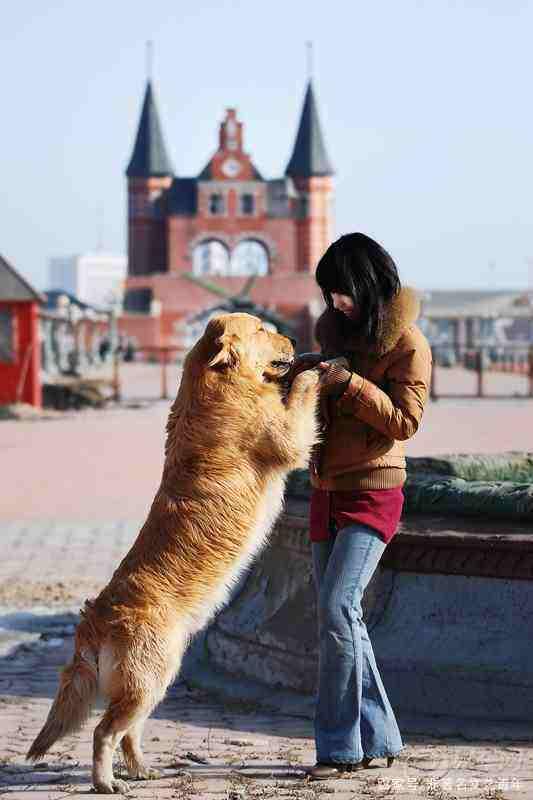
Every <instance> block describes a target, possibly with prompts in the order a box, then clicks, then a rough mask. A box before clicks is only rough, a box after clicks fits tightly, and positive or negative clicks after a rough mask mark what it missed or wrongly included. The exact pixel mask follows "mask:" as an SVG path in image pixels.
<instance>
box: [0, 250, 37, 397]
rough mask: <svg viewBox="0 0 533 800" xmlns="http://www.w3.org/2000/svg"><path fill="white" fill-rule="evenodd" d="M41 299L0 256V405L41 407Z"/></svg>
mask: <svg viewBox="0 0 533 800" xmlns="http://www.w3.org/2000/svg"><path fill="white" fill-rule="evenodd" d="M43 300H44V298H43V297H42V296H41V295H40V294H39V292H37V291H36V290H35V289H34V288H33V287H32V286H31V285H30V284H29V283H28V281H27V280H26V279H25V278H23V277H22V275H20V274H19V273H18V272H17V271H16V270H15V268H14V267H12V266H11V264H9V263H8V262H7V261H6V260H5V259H4V258H2V256H0V405H7V404H11V403H29V404H30V405H33V406H40V405H41V380H40V374H39V373H40V364H41V353H40V347H41V345H40V341H39V306H40V305H41V303H42V302H43Z"/></svg>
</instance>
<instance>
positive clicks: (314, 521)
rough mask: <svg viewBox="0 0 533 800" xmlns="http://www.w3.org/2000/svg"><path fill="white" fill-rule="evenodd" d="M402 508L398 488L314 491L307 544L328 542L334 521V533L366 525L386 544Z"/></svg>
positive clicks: (397, 522) (395, 526)
mask: <svg viewBox="0 0 533 800" xmlns="http://www.w3.org/2000/svg"><path fill="white" fill-rule="evenodd" d="M402 507H403V492H402V487H401V486H396V487H394V488H393V489H372V490H367V489H353V490H351V491H334V492H328V491H326V490H325V489H314V490H313V494H312V495H311V509H310V520H309V523H310V524H309V528H310V536H311V541H312V542H323V541H325V540H327V539H329V538H330V537H331V536H332V535H333V533H332V530H331V522H332V521H334V522H335V523H336V526H337V530H341V528H345V527H346V526H347V525H353V524H354V523H357V522H360V523H362V524H363V525H368V526H369V527H370V528H373V529H374V530H375V531H377V533H379V535H380V536H381V538H382V539H383V541H384V542H385V543H388V542H390V540H391V539H392V537H393V536H394V534H395V533H396V531H397V530H398V524H399V522H400V517H401V514H402Z"/></svg>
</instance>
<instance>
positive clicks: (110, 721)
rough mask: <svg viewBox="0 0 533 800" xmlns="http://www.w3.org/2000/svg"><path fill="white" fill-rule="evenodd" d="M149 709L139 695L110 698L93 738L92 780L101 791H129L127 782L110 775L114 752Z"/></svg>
mask: <svg viewBox="0 0 533 800" xmlns="http://www.w3.org/2000/svg"><path fill="white" fill-rule="evenodd" d="M150 711H151V707H149V708H147V707H146V705H145V704H143V703H142V701H140V700H139V698H135V697H131V696H128V695H123V696H122V698H121V699H120V700H117V701H112V702H111V703H110V704H109V706H108V708H107V711H106V712H105V714H104V716H103V717H102V720H101V722H100V723H99V725H97V726H96V729H95V731H94V739H93V783H94V788H95V791H96V792H98V793H100V794H113V793H114V792H120V793H121V794H126V793H127V792H128V784H127V783H126V782H125V781H122V780H118V779H117V778H115V776H114V775H113V754H114V752H115V750H116V748H117V747H118V745H119V743H120V742H121V741H122V739H123V738H124V737H125V736H126V735H127V734H128V732H129V731H130V730H131V729H132V727H133V726H134V725H135V724H136V723H137V722H139V721H141V720H142V722H144V720H145V719H146V717H147V716H148V714H149V713H150Z"/></svg>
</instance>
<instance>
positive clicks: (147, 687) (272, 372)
mask: <svg viewBox="0 0 533 800" xmlns="http://www.w3.org/2000/svg"><path fill="white" fill-rule="evenodd" d="M293 359H294V348H293V345H292V344H291V342H290V340H289V339H287V338H285V337H284V336H281V335H279V334H277V333H272V332H269V331H268V330H265V328H264V326H263V324H262V322H261V320H260V319H258V318H257V317H254V316H251V315H249V314H240V313H239V314H226V315H223V316H219V317H216V318H214V319H212V320H211V321H210V322H209V324H208V326H207V328H206V330H205V333H204V335H203V336H202V338H201V339H200V340H199V341H198V342H197V343H196V345H195V346H194V347H193V348H192V350H191V351H190V352H189V354H188V356H187V358H186V360H185V364H184V370H183V377H182V380H181V384H180V387H179V391H178V395H177V398H176V400H175V402H174V404H173V406H172V408H171V411H170V415H169V418H168V423H167V439H166V445H165V464H164V469H163V477H162V480H161V485H160V487H159V489H158V491H157V494H156V496H155V499H154V501H153V503H152V506H151V509H150V512H149V514H148V517H147V520H146V522H145V523H144V525H143V527H142V529H141V531H140V533H139V536H138V537H137V540H136V541H135V543H134V544H133V546H132V548H131V550H130V551H129V553H128V554H127V555H126V556H125V558H124V560H123V561H122V563H121V564H120V565H119V567H118V569H117V570H116V572H115V573H114V575H113V577H112V578H111V581H110V582H109V584H108V585H107V586H106V587H105V588H104V589H103V590H102V592H101V593H100V594H99V596H98V597H97V598H96V599H94V600H88V601H87V602H86V603H85V606H84V608H83V610H82V612H81V621H80V623H79V625H78V627H77V630H76V638H75V652H74V656H73V658H72V661H71V662H70V663H69V664H68V665H67V666H66V667H65V669H64V671H63V673H62V675H61V680H60V686H59V689H58V693H57V696H56V698H55V700H54V702H53V704H52V707H51V709H50V712H49V714H48V718H47V720H46V722H45V724H44V727H43V729H42V730H41V732H40V733H39V735H38V736H37V738H36V739H35V741H34V743H33V744H32V746H31V748H30V750H29V752H28V756H27V757H28V758H29V759H32V760H38V759H40V758H42V756H43V755H44V754H45V753H46V752H47V750H48V749H49V748H50V747H51V746H52V745H53V744H54V743H55V742H56V741H57V740H58V739H60V738H61V737H62V736H66V735H67V734H69V733H73V732H75V731H77V730H79V729H80V728H81V726H82V725H83V723H84V722H85V721H86V720H87V718H88V716H89V714H90V711H91V707H92V706H93V704H94V702H95V700H96V697H97V695H98V694H100V695H101V696H103V698H104V699H105V701H106V702H107V709H106V711H105V713H104V715H103V717H102V719H101V721H100V723H99V724H98V725H97V727H96V729H95V731H94V750H93V782H94V788H95V790H96V791H97V792H100V793H113V792H126V791H127V790H128V786H127V783H125V782H124V781H121V780H117V779H116V778H115V777H114V776H113V767H112V759H113V753H114V751H115V749H116V748H117V746H118V745H119V744H120V745H121V748H122V753H123V756H124V761H125V763H126V766H127V769H128V774H129V776H130V777H131V778H132V779H147V778H153V777H157V773H155V772H154V771H152V770H149V769H148V768H147V767H146V766H145V764H144V761H143V756H142V752H141V746H140V739H141V731H142V727H143V725H144V722H145V720H146V718H147V717H148V716H149V714H150V713H151V711H152V710H153V708H154V706H155V705H156V704H157V703H158V702H159V701H160V700H161V699H162V698H163V696H164V694H165V692H166V689H167V687H168V685H169V684H170V682H171V681H172V679H173V678H174V676H175V675H176V673H177V672H178V670H179V668H180V664H181V660H182V656H183V653H184V650H185V648H186V646H187V644H188V642H189V640H190V638H191V636H192V635H193V634H194V633H196V632H197V631H198V630H199V629H201V628H202V627H204V626H205V624H206V623H207V621H208V620H209V618H210V617H211V616H212V615H213V612H214V611H215V610H216V609H217V607H219V606H220V605H222V604H223V603H224V602H225V601H226V600H227V598H228V596H229V592H230V590H231V587H232V586H233V585H234V583H235V581H236V579H237V578H238V576H239V574H240V573H241V572H242V570H243V569H244V568H245V567H246V566H247V565H248V564H249V563H250V560H251V559H252V558H253V556H254V555H255V554H256V553H257V551H258V549H259V548H260V547H261V545H262V544H263V543H264V541H265V538H266V536H267V534H268V532H269V530H270V529H271V527H272V525H273V523H274V520H275V519H276V517H277V516H278V513H279V512H280V510H281V506H282V503H283V491H284V483H285V478H286V475H287V473H288V472H289V471H290V470H293V469H295V468H297V467H304V466H305V465H306V464H307V462H308V459H309V456H310V452H311V448H312V446H313V445H314V443H315V442H316V439H317V431H316V422H315V406H316V400H317V385H318V380H319V377H318V374H317V372H316V371H307V372H302V373H300V374H299V375H298V376H297V377H296V378H295V379H294V381H293V382H292V385H291V386H290V387H289V386H288V383H287V380H286V376H287V373H288V370H289V369H290V366H291V363H292V361H293ZM284 379H285V380H284Z"/></svg>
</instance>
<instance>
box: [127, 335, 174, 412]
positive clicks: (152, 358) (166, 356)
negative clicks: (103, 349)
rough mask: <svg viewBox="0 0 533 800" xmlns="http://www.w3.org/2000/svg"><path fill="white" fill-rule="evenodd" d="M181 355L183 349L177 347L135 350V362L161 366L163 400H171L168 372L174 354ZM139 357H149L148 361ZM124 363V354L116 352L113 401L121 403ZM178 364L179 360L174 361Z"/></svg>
mask: <svg viewBox="0 0 533 800" xmlns="http://www.w3.org/2000/svg"><path fill="white" fill-rule="evenodd" d="M176 353H180V354H181V355H183V354H184V351H183V348H182V347H177V346H175V345H174V346H156V345H152V346H150V345H146V346H143V347H137V348H136V349H135V356H134V359H133V361H143V360H144V361H149V362H151V363H154V362H155V363H156V364H159V366H160V370H159V375H160V377H159V385H160V392H159V398H160V399H161V400H169V399H171V398H170V395H169V391H168V389H169V380H168V372H169V367H170V365H171V364H172V358H171V355H172V354H176ZM139 355H147V356H148V359H142V358H139ZM123 363H124V358H123V354H122V353H121V352H120V351H115V353H114V354H113V372H112V378H111V383H112V387H113V400H115V401H119V400H121V399H122V394H123V391H122V389H123V377H124V373H123V370H122V366H123ZM176 363H177V359H174V364H176Z"/></svg>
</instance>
